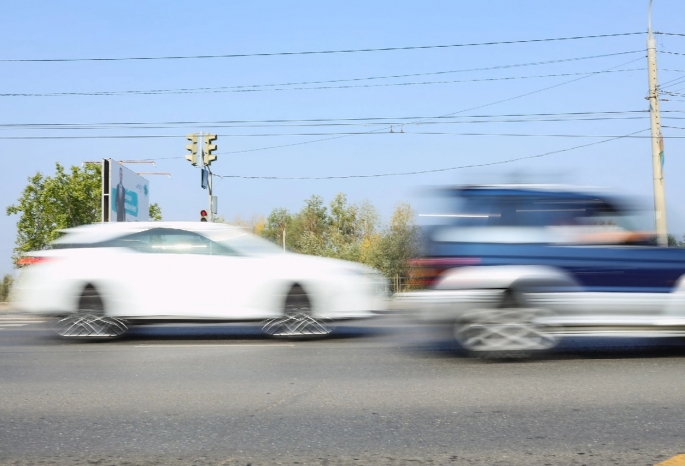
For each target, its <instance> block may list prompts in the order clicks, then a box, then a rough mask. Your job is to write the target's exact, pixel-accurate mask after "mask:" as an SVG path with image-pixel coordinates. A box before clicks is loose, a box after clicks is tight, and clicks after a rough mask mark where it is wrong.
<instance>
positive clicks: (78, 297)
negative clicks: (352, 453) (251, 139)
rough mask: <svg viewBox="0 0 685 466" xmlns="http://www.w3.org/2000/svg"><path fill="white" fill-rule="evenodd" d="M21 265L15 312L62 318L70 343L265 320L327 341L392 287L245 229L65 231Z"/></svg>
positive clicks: (369, 273) (283, 331)
mask: <svg viewBox="0 0 685 466" xmlns="http://www.w3.org/2000/svg"><path fill="white" fill-rule="evenodd" d="M64 233H65V234H64V236H62V237H61V238H59V239H58V240H56V241H55V242H54V243H53V244H52V248H51V249H48V250H43V251H35V252H31V253H28V254H26V255H24V256H23V257H22V259H21V260H20V264H21V265H23V268H22V271H21V273H20V276H19V279H18V280H17V283H16V285H15V286H14V287H13V290H12V296H11V301H12V306H13V308H14V309H15V310H17V311H22V312H26V313H31V314H37V315H44V316H54V317H58V318H59V321H58V322H59V324H58V325H57V332H58V333H59V334H60V335H61V336H63V337H74V338H83V337H85V338H111V337H116V336H119V335H121V334H122V333H124V332H125V331H126V330H127V329H128V328H129V326H131V325H134V324H142V323H152V322H160V321H161V322H171V321H176V322H187V321H204V322H208V321H263V330H264V331H265V332H266V333H268V334H272V335H302V334H327V333H329V332H330V331H331V325H329V323H330V321H332V320H339V319H360V318H367V317H371V316H373V315H374V314H375V312H377V311H382V310H384V309H385V306H386V299H385V298H386V290H387V286H386V285H387V283H386V281H385V279H384V278H383V277H382V276H381V274H379V273H378V272H377V271H376V270H374V269H372V268H370V267H367V266H364V265H361V264H357V263H353V262H346V261H342V260H336V259H329V258H323V257H314V256H307V255H301V254H295V253H290V252H285V251H283V250H282V249H281V248H279V247H278V246H276V245H274V244H272V243H270V242H269V241H267V240H265V239H262V238H260V237H258V236H255V235H253V234H251V233H248V232H246V231H244V230H242V229H240V228H238V227H234V226H230V225H226V224H218V223H201V222H149V223H148V222H141V223H138V222H135V223H133V222H131V223H109V224H107V223H104V224H93V225H86V226H81V227H77V228H71V229H68V230H64Z"/></svg>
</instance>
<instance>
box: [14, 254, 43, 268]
mask: <svg viewBox="0 0 685 466" xmlns="http://www.w3.org/2000/svg"><path fill="white" fill-rule="evenodd" d="M51 259H52V258H51V257H39V256H26V257H21V258H19V260H17V265H18V266H19V267H25V266H27V265H36V264H44V263H45V262H48V261H49V260H51Z"/></svg>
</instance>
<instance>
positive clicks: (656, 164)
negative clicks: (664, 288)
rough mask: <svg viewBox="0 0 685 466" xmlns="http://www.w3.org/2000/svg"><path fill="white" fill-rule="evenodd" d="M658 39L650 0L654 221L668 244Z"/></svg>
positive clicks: (663, 242) (661, 239)
mask: <svg viewBox="0 0 685 466" xmlns="http://www.w3.org/2000/svg"><path fill="white" fill-rule="evenodd" d="M656 71H657V68H656V40H655V39H654V35H653V34H652V0H650V1H649V24H648V34H647V72H648V76H649V98H648V99H649V119H650V123H651V129H652V138H651V140H652V176H653V183H654V221H655V226H656V234H657V241H658V243H659V245H660V246H667V245H668V225H667V223H666V193H665V190H664V139H663V137H662V135H661V115H660V113H659V89H658V85H659V83H658V81H657V75H656Z"/></svg>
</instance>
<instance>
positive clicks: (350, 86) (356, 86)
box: [0, 68, 644, 97]
mask: <svg viewBox="0 0 685 466" xmlns="http://www.w3.org/2000/svg"><path fill="white" fill-rule="evenodd" d="M643 70H644V68H632V69H628V70H605V71H593V72H579V73H560V74H545V75H535V76H509V77H501V78H479V79H460V80H450V81H421V82H416V81H415V82H404V83H383V84H347V85H342V86H315V87H274V88H269V89H263V88H262V89H223V90H218V89H215V90H197V91H169V92H148V91H140V92H138V91H136V92H124V93H118V92H101V93H97V92H60V93H51V94H0V97H72V96H119V95H169V94H224V93H245V92H265V91H273V92H276V91H311V90H328V89H359V88H375V87H402V86H426V85H433V84H456V83H471V82H486V81H512V80H517V79H536V78H559V77H566V76H579V75H588V74H604V73H624V72H630V71H643Z"/></svg>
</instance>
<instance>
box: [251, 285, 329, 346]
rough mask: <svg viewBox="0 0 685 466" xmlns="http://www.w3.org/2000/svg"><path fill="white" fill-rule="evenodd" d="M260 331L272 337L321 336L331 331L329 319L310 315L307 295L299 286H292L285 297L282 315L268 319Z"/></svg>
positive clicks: (310, 309)
mask: <svg viewBox="0 0 685 466" xmlns="http://www.w3.org/2000/svg"><path fill="white" fill-rule="evenodd" d="M262 331H263V332H264V333H266V334H267V335H271V336H274V337H288V338H292V337H321V336H326V335H328V334H330V333H331V332H332V331H333V327H332V325H331V320H330V319H326V318H321V317H314V316H313V315H312V306H311V302H310V300H309V297H308V296H307V294H306V293H305V291H304V290H303V289H302V287H300V286H297V285H296V286H293V287H292V288H291V289H290V292H289V293H288V295H287V296H286V298H285V303H284V306H283V316H281V317H276V318H273V319H269V320H267V321H266V322H264V324H263V325H262Z"/></svg>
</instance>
